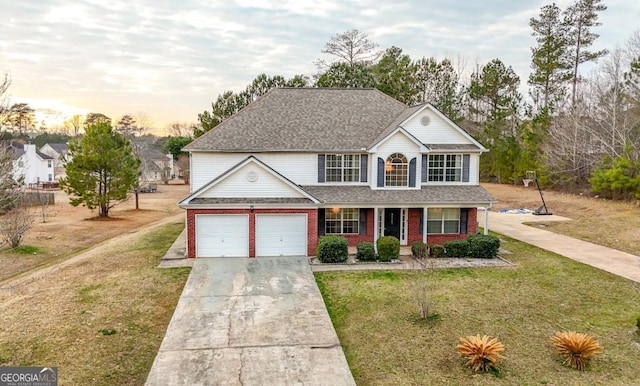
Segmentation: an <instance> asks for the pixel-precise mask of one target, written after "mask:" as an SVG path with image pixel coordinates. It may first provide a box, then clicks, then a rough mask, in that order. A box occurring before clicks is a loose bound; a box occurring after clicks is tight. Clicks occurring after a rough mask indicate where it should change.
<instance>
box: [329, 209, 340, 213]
mask: <svg viewBox="0 0 640 386" xmlns="http://www.w3.org/2000/svg"><path fill="white" fill-rule="evenodd" d="M331 213H335V214H337V213H340V208H331Z"/></svg>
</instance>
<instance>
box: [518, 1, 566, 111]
mask: <svg viewBox="0 0 640 386" xmlns="http://www.w3.org/2000/svg"><path fill="white" fill-rule="evenodd" d="M529 26H531V28H532V29H533V32H532V35H533V36H534V37H535V38H536V42H537V43H538V45H537V47H533V48H531V54H532V60H531V68H532V70H533V72H532V73H531V74H530V75H529V81H528V83H529V85H530V86H531V87H532V88H531V89H530V91H529V93H530V95H531V98H532V99H533V102H534V105H535V107H536V113H541V114H552V113H553V112H554V111H555V110H556V105H557V103H558V102H559V101H561V100H562V99H563V98H564V96H565V95H566V91H567V89H566V82H567V81H568V80H569V79H571V77H572V75H571V71H570V69H571V63H570V62H569V60H568V49H569V36H568V33H569V28H568V26H567V25H566V24H565V23H564V21H563V19H562V18H561V10H560V8H558V6H557V5H556V4H555V3H553V4H551V5H545V6H544V7H542V8H541V9H540V16H539V18H538V19H536V18H531V19H530V20H529Z"/></svg>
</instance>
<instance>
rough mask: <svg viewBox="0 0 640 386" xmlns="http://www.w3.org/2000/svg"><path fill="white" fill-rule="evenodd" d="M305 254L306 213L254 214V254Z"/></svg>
mask: <svg viewBox="0 0 640 386" xmlns="http://www.w3.org/2000/svg"><path fill="white" fill-rule="evenodd" d="M306 255H307V215H306V214H258V215H256V256H306Z"/></svg>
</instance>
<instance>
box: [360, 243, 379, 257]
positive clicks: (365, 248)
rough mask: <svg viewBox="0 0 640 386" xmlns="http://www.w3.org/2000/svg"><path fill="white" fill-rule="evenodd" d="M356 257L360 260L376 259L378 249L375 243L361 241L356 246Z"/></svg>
mask: <svg viewBox="0 0 640 386" xmlns="http://www.w3.org/2000/svg"><path fill="white" fill-rule="evenodd" d="M356 250H357V251H356V258H357V259H358V260H375V259H376V251H375V249H374V248H373V243H367V242H361V243H358V245H357V246H356Z"/></svg>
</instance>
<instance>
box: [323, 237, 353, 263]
mask: <svg viewBox="0 0 640 386" xmlns="http://www.w3.org/2000/svg"><path fill="white" fill-rule="evenodd" d="M316 256H317V257H318V259H319V260H320V261H321V262H323V263H344V262H345V261H347V258H348V257H349V243H348V242H347V239H346V238H344V237H342V236H322V237H320V239H319V240H318V247H317V248H316Z"/></svg>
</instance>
